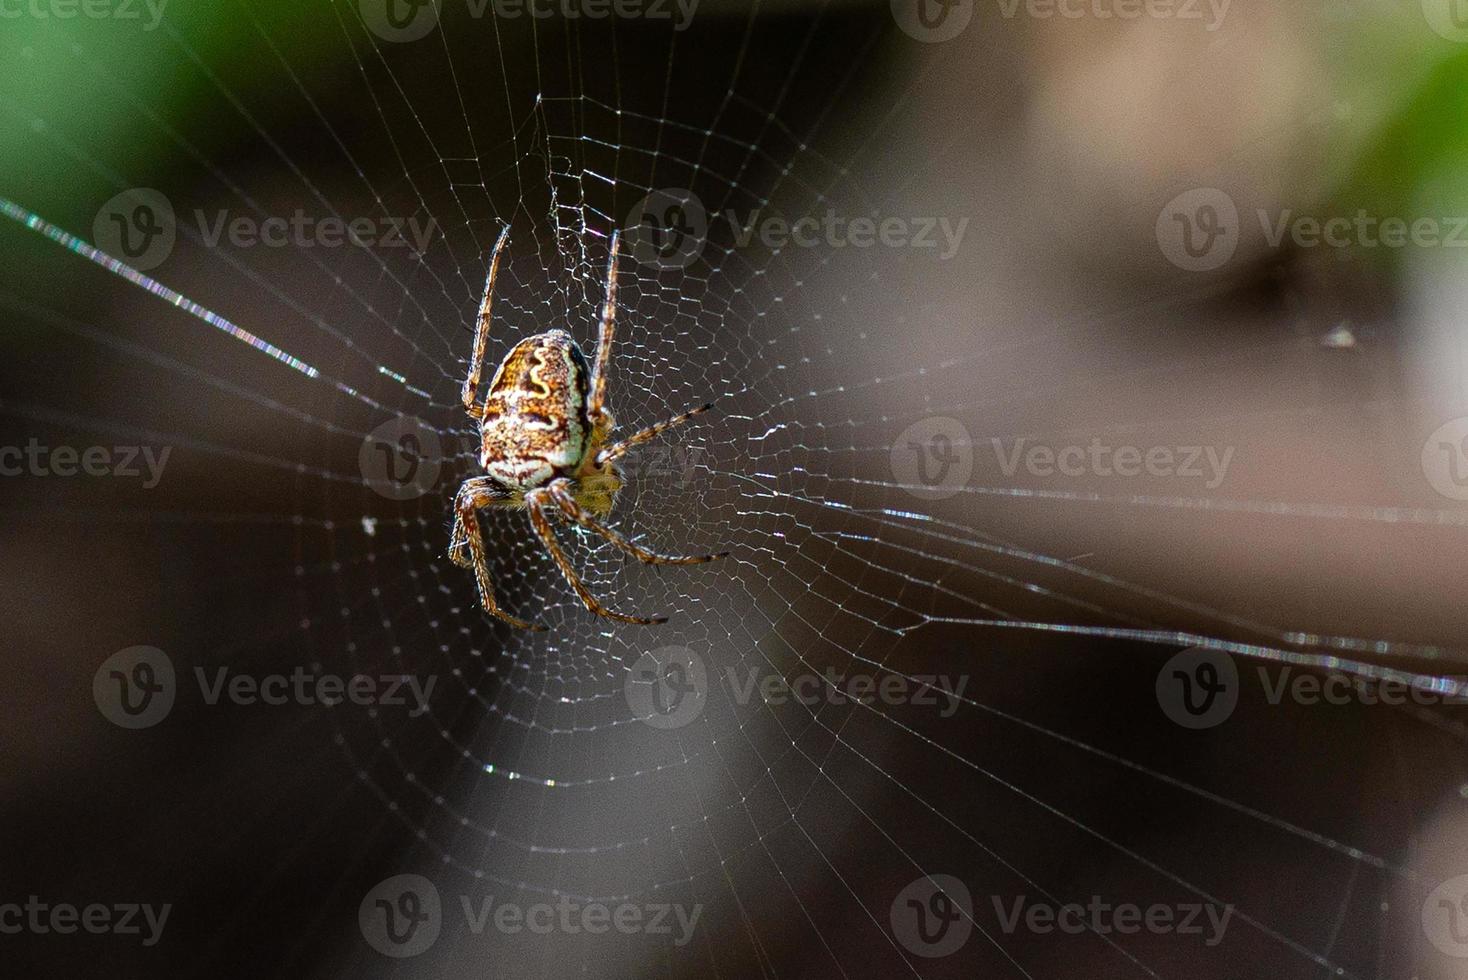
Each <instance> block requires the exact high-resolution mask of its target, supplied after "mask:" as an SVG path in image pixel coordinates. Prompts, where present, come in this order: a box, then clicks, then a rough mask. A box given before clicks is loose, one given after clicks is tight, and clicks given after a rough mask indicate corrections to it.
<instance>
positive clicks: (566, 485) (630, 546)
mask: <svg viewBox="0 0 1468 980" xmlns="http://www.w3.org/2000/svg"><path fill="white" fill-rule="evenodd" d="M571 486H572V481H570V480H567V479H565V478H562V479H559V480H555V481H553V482H552V483H551V484H550V487H549V489H550V495H551V499H553V500H554V501H555V502H556V506H558V507H560V508H561V512H562V513H563V514H565V515H566V516H567V517H568V518H570V519H571V520H573V521H575V522H576V523H577V524H580V525H581V526H582V527H584V528H586V530H588V531H591V532H592V533H594V534H599V535H601V536H602V537H604V538H606V539H607V541H609V542H611V544H612V545H613V546H614V547H616V548H620V549H621V550H623V551H625V552H627V554H629V555H631V556H632V557H633V558H636V559H637V560H638V561H642V562H646V563H647V564H649V565H699V564H702V563H703V562H708V561H713V560H715V559H716V558H727V557H729V552H727V551H721V552H719V553H718V554H714V555H664V554H659V553H658V552H656V551H649V550H647V549H646V548H644V547H642V546H641V545H639V544H635V543H634V542H632V541H629V540H627V539H626V538H625V537H623V536H622V535H621V534H619V533H617V532H616V531H613V530H612V529H611V528H609V527H607V526H606V525H605V524H602V523H601V522H599V521H597V520H596V519H595V518H594V517H592V515H591V514H589V513H587V511H586V509H585V508H583V507H582V506H581V505H580V504H579V503H577V502H576V498H575V497H574V496H573V495H572V494H571V489H570V488H571Z"/></svg>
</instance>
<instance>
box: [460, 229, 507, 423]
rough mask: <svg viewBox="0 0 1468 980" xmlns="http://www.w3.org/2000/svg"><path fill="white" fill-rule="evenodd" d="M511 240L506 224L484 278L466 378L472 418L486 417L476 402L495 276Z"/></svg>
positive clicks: (466, 405) (467, 403) (466, 400)
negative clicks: (501, 256)
mask: <svg viewBox="0 0 1468 980" xmlns="http://www.w3.org/2000/svg"><path fill="white" fill-rule="evenodd" d="M509 241H510V226H509V225H505V228H504V230H503V231H501V232H500V237H499V240H498V241H496V242H495V243H494V252H493V253H492V254H491V255H490V257H489V275H488V276H487V277H486V278H485V280H484V297H483V298H482V299H481V300H480V301H479V321H478V323H477V324H475V327H474V353H473V354H472V355H471V356H470V358H469V375H468V376H467V377H466V378H464V393H463V399H464V411H466V412H468V413H469V417H470V418H474V419H478V418H483V417H484V407H483V406H481V405H479V404H476V403H477V401H478V399H479V372H480V370H481V369H483V367H484V350H485V348H486V347H488V346H489V306H490V303H491V302H492V301H493V299H494V278H495V275H496V274H497V273H498V272H499V268H500V253H501V252H503V251H504V250H505V245H507V244H508V243H509Z"/></svg>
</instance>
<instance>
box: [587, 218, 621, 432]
mask: <svg viewBox="0 0 1468 980" xmlns="http://www.w3.org/2000/svg"><path fill="white" fill-rule="evenodd" d="M621 240H622V232H621V230H620V229H617V230H614V231H613V232H612V243H611V249H610V251H611V255H610V257H609V258H608V259H607V295H606V299H605V300H604V301H603V302H602V307H601V325H600V326H599V327H598V328H597V331H596V362H595V363H594V364H593V365H592V367H591V391H590V393H589V394H588V396H587V399H586V417H587V418H588V419H589V420H590V421H591V425H592V429H593V431H594V432H595V433H596V435H595V436H594V438H596V439H598V440H599V439H604V438H606V435H607V433H609V432H611V431H612V424H613V423H612V413H611V411H610V410H608V408H607V369H608V368H609V367H610V366H611V363H612V338H613V336H614V335H615V333H616V327H617V250H618V248H619V243H620V242H621Z"/></svg>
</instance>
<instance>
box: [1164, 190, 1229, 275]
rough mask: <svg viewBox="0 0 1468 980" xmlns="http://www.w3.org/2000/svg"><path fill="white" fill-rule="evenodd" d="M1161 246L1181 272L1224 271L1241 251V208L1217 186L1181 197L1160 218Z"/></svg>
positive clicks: (1168, 205) (1168, 203)
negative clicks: (1223, 268) (1222, 269)
mask: <svg viewBox="0 0 1468 980" xmlns="http://www.w3.org/2000/svg"><path fill="white" fill-rule="evenodd" d="M1157 245H1158V247H1159V248H1161V249H1162V254H1163V255H1165V256H1166V257H1167V261H1169V262H1171V263H1172V264H1173V265H1175V266H1177V267H1178V268H1179V269H1186V270H1187V271H1188V272H1210V271H1212V270H1214V269H1218V268H1221V267H1223V266H1224V265H1226V264H1227V263H1228V260H1229V259H1231V258H1233V257H1234V253H1235V252H1236V251H1238V248H1239V209H1238V208H1237V207H1236V206H1235V205H1234V201H1233V198H1231V197H1229V196H1228V195H1227V194H1225V193H1224V192H1223V191H1221V190H1218V189H1216V188H1213V187H1200V188H1198V189H1197V190H1191V191H1188V192H1187V193H1184V194H1179V195H1178V196H1177V197H1175V198H1173V199H1172V200H1171V201H1168V202H1167V207H1165V208H1163V209H1162V213H1161V214H1159V215H1158V216H1157Z"/></svg>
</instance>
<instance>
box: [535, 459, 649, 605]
mask: <svg viewBox="0 0 1468 980" xmlns="http://www.w3.org/2000/svg"><path fill="white" fill-rule="evenodd" d="M553 499H554V498H553V497H552V496H551V489H550V487H537V488H536V489H534V490H531V491H530V492H529V493H527V494H526V495H525V504H526V506H527V507H528V508H529V509H530V526H531V527H533V528H534V529H535V534H536V536H537V537H539V538H540V543H541V544H543V545H545V550H546V551H548V552H549V553H550V556H551V558H552V560H554V561H555V563H556V567H557V568H559V569H560V570H561V576H562V577H563V578H565V580H566V584H567V585H569V586H571V588H572V590H573V591H575V593H576V594H577V595H578V596H580V597H581V602H582V603H583V604H584V605H585V606H586V608H587V609H589V610H591V611H592V612H594V613H596V614H597V615H598V616H605V617H606V618H607V619H615V620H617V621H619V622H623V623H637V624H638V625H640V626H651V625H653V624H655V623H666V622H667V621H668V617H666V616H654V617H652V618H651V619H645V618H643V617H641V616H628V615H626V614H625V613H619V612H613V611H612V610H610V609H608V608H607V607H606V606H603V605H602V604H601V603H600V602H598V601H597V599H596V596H594V595H592V594H591V591H590V590H589V589H587V588H586V586H585V585H584V584H583V583H582V581H581V577H580V576H578V575H577V574H576V570H575V569H574V568H572V567H571V562H570V560H569V559H568V558H567V557H566V553H565V552H564V551H562V550H561V546H560V543H559V542H557V541H556V534H555V531H553V530H552V529H551V523H550V519H549V518H548V517H546V514H545V508H546V505H547V504H551V503H552V502H553Z"/></svg>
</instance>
